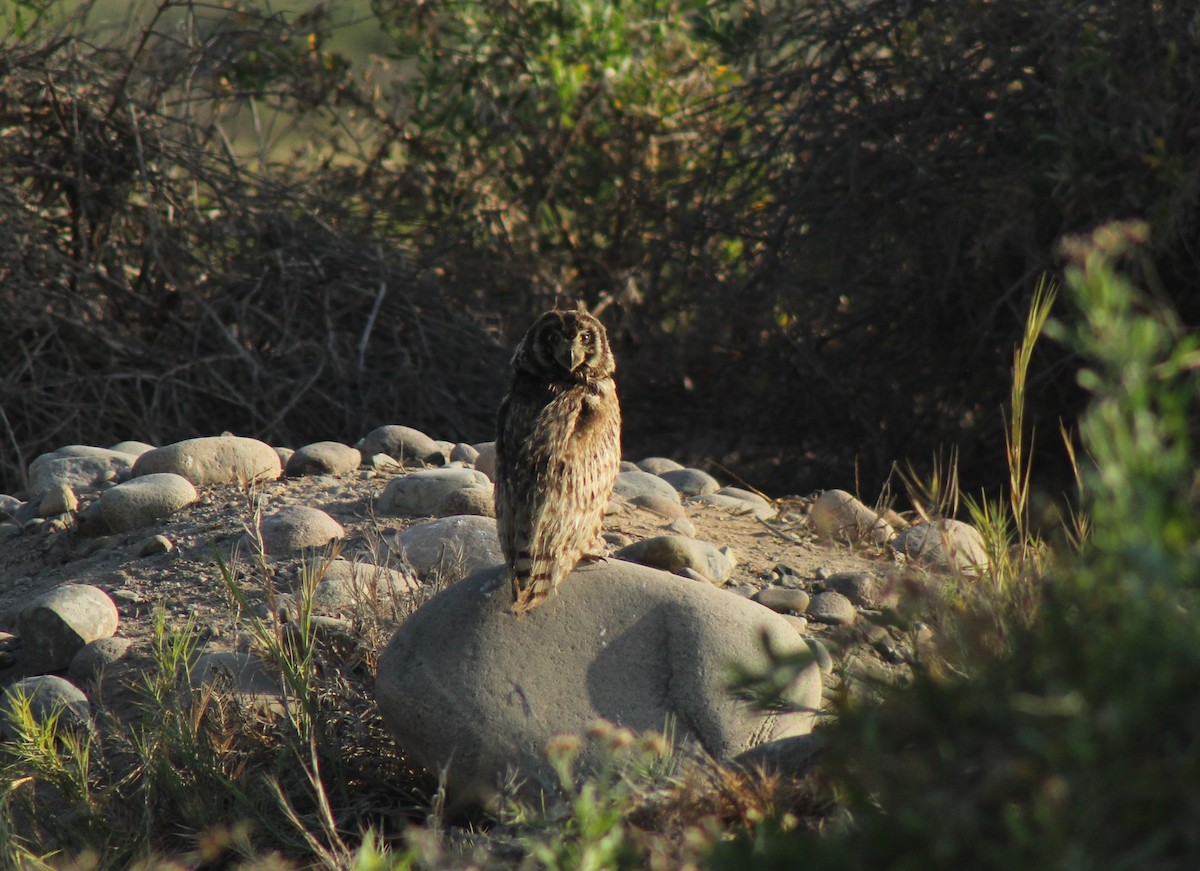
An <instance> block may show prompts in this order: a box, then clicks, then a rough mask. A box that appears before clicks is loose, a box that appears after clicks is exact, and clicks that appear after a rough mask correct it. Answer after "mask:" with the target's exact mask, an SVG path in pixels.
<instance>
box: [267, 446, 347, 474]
mask: <svg viewBox="0 0 1200 871" xmlns="http://www.w3.org/2000/svg"><path fill="white" fill-rule="evenodd" d="M360 465H362V452H361V451H359V450H358V449H357V448H352V447H350V446H349V445H344V444H342V443H341V442H314V443H313V444H311V445H305V446H304V447H302V448H300V449H299V450H298V451H296V452H295V453H294V454H292V456H291V458H290V459H289V460H288V461H287V465H286V466H285V467H284V474H286V475H288V476H289V477H296V478H298V477H300V476H301V475H345V474H346V473H348V472H353V471H354V470H355V469H357V468H358V467H359V466H360Z"/></svg>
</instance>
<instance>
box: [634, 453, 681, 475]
mask: <svg viewBox="0 0 1200 871" xmlns="http://www.w3.org/2000/svg"><path fill="white" fill-rule="evenodd" d="M635 468H638V469H641V470H642V471H643V472H649V473H650V474H651V475H661V474H662V473H663V472H677V471H679V470H680V469H682V468H683V465H682V464H681V463H677V462H675V461H674V460H672V459H670V458H669V457H646V459H644V460H642V461H640V462H638V463H637V464H636V466H635Z"/></svg>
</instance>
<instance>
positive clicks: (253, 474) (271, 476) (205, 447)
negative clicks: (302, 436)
mask: <svg viewBox="0 0 1200 871" xmlns="http://www.w3.org/2000/svg"><path fill="white" fill-rule="evenodd" d="M159 472H172V473H174V474H176V475H182V476H183V477H185V478H187V479H188V480H189V481H191V482H192V483H193V484H195V485H196V486H198V487H199V486H203V485H205V484H230V483H243V484H245V483H251V482H254V481H274V480H275V479H277V478H278V477H279V476H280V475H281V474H283V466H282V465H280V462H279V454H277V453H276V452H275V449H274V448H273V447H271V446H270V445H269V444H267V443H266V442H260V441H259V440H258V439H248V438H242V437H241V436H232V435H222V436H206V437H203V438H195V439H186V440H184V441H181V442H176V443H175V444H173V445H167V446H166V447H162V448H155V449H154V450H152V451H147V452H146V453H144V454H142V455H141V456H140V457H138V458H137V462H136V463H134V464H133V474H134V476H136V477H142V476H144V475H152V474H156V473H159Z"/></svg>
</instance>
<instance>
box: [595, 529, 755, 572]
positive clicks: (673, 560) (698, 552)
mask: <svg viewBox="0 0 1200 871" xmlns="http://www.w3.org/2000/svg"><path fill="white" fill-rule="evenodd" d="M614 556H615V557H616V558H617V559H621V560H627V561H629V562H634V563H641V564H642V565H644V566H653V567H654V568H659V569H663V570H665V571H668V572H675V573H678V572H681V571H683V569H685V568H687V569H692V570H693V571H695V572H698V573H699V574H701V575H703V576H704V577H706V578H708V579H709V580H710V581H712V582H713V583H715V584H723V583H725V581H727V580H729V577H730V575H731V574H733V566H731V565H730V563H729V559H728V558H727V557H726V556H725V554H723V553H721V551H719V550H718V549H717V548H716V547H714V546H713V545H711V544H709V543H708V542H707V541H697V540H696V539H694V538H687V537H686V536H683V535H658V536H655V537H653V538H646V539H642V540H641V541H637V542H634V543H633V544H631V545H629V546H628V547H623V548H621V549H620V550H619V551H617V552H616V553H615V554H614Z"/></svg>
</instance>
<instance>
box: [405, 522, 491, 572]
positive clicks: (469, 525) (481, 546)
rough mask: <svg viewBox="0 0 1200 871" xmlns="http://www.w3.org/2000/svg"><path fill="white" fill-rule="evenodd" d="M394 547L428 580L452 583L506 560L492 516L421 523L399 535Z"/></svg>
mask: <svg viewBox="0 0 1200 871" xmlns="http://www.w3.org/2000/svg"><path fill="white" fill-rule="evenodd" d="M395 549H396V551H397V552H398V553H399V554H400V555H401V556H402V557H403V558H404V559H406V560H407V561H408V564H409V565H411V566H412V567H413V570H414V571H415V572H416V573H417V575H418V576H419V577H421V578H423V579H424V580H426V581H429V580H433V579H435V578H436V579H440V580H448V581H451V582H453V581H456V580H458V579H459V578H461V577H465V576H466V575H469V574H471V573H472V572H474V571H477V570H479V569H482V568H487V567H490V566H497V565H503V563H504V555H503V554H502V553H501V551H500V539H499V538H497V536H496V521H495V520H493V519H492V518H490V517H478V516H462V517H443V518H441V519H439V520H430V521H428V522H426V523H418V524H416V525H415V526H410V527H409V528H408V529H405V530H403V531H401V532H399V533H397V534H396V537H395Z"/></svg>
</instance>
